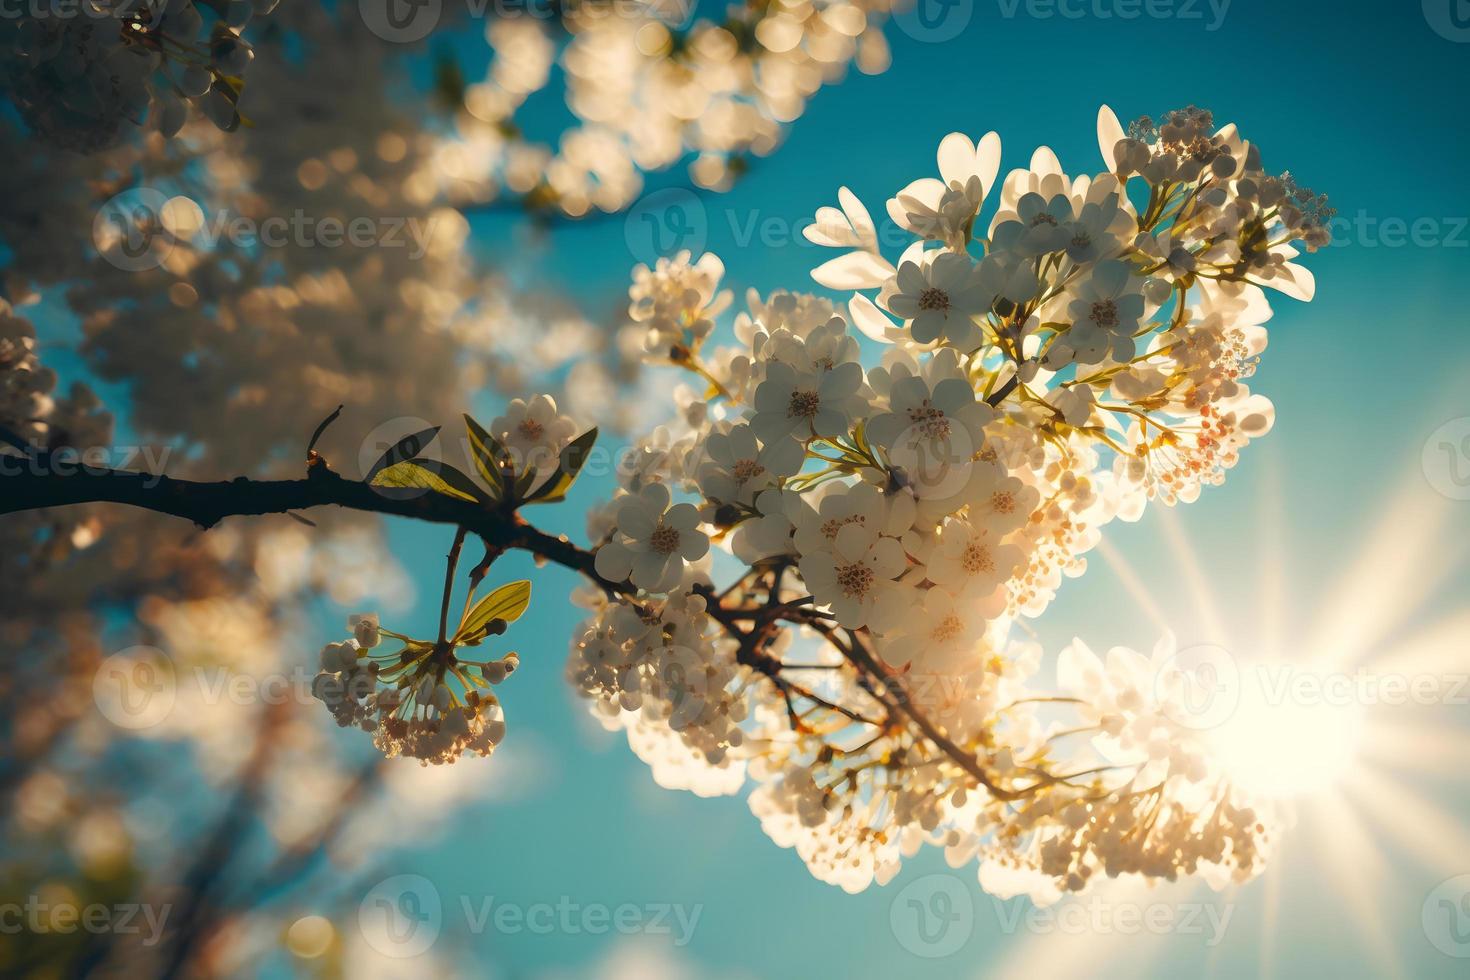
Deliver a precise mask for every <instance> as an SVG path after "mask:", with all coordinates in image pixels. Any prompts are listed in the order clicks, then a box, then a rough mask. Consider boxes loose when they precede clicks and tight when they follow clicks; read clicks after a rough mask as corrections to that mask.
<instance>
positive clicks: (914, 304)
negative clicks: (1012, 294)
mask: <svg viewBox="0 0 1470 980" xmlns="http://www.w3.org/2000/svg"><path fill="white" fill-rule="evenodd" d="M880 299H881V300H882V301H883V305H885V306H886V307H887V308H888V311H889V312H890V313H892V314H893V315H894V316H898V317H903V318H904V319H905V320H907V321H909V332H910V333H912V334H913V338H914V340H915V341H916V342H917V343H920V344H932V343H934V342H935V341H936V340H939V339H940V338H943V339H944V340H945V341H946V342H947V343H949V344H950V345H952V346H954V347H958V348H960V349H961V350H971V349H973V348H975V347H978V346H979V345H980V341H981V339H982V338H983V334H982V333H981V331H980V328H979V326H977V325H976V322H975V321H976V318H978V317H982V316H984V315H985V314H986V312H987V311H989V309H990V296H989V295H987V294H986V292H985V290H984V289H982V288H980V286H979V284H978V283H977V281H976V275H975V264H974V262H972V261H971V260H970V258H969V256H967V255H960V254H958V253H955V252H930V253H927V254H926V255H925V256H924V257H922V258H921V259H920V260H919V261H918V262H904V263H902V264H900V265H899V267H898V272H897V273H896V274H895V275H894V277H893V279H891V280H889V282H888V284H887V285H886V286H885V287H884V290H883V295H882V296H881V297H880Z"/></svg>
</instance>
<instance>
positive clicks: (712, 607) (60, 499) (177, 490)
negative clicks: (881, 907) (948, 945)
mask: <svg viewBox="0 0 1470 980" xmlns="http://www.w3.org/2000/svg"><path fill="white" fill-rule="evenodd" d="M48 456H49V454H43V455H41V456H38V457H33V458H32V459H31V460H20V459H19V458H17V457H13V456H0V515H3V514H13V513H19V512H23V511H30V510H40V509H44V508H48V507H57V506H68V505H74V504H88V503H118V504H126V505H129V506H133V507H141V508H143V509H145V510H150V511H154V512H155V513H159V514H167V515H171V516H174V517H181V518H184V519H186V520H190V521H193V522H194V523H195V524H197V525H199V526H200V527H202V528H206V529H207V528H211V527H214V526H215V525H216V524H218V523H219V522H220V521H222V520H224V519H225V518H226V517H234V516H258V515H265V514H284V513H287V512H288V511H293V510H305V509H309V508H312V507H325V506H336V507H343V508H346V509H348V510H357V511H363V512H366V513H374V514H386V515H391V516H396V517H411V518H415V519H418V520H423V521H429V522H432V523H437V524H451V525H454V526H456V527H457V528H459V529H460V534H459V535H457V537H456V545H458V544H460V543H462V539H463V534H464V532H469V533H473V534H476V535H478V536H479V537H480V538H482V539H483V540H484V542H485V547H486V551H487V554H486V561H485V562H482V563H481V566H480V567H477V569H476V572H477V573H479V574H483V571H482V570H481V569H482V568H483V567H484V566H485V565H487V564H488V562H489V561H493V560H494V557H495V556H498V555H499V554H501V553H502V552H504V551H506V550H510V549H517V550H521V551H527V552H530V553H531V554H534V555H537V556H538V557H540V558H542V559H545V560H547V561H551V562H555V563H556V564H558V565H561V566H563V567H564V568H568V569H571V570H573V571H576V572H580V573H581V574H582V575H584V576H586V577H587V578H588V579H590V580H591V581H593V582H595V583H597V584H598V585H599V586H601V587H602V588H604V589H607V590H608V591H610V592H614V593H620V594H623V595H629V596H632V595H636V593H637V590H636V589H635V588H634V587H633V586H632V585H630V584H629V583H627V582H611V581H608V580H607V579H605V578H603V577H602V576H601V575H599V574H597V569H596V568H595V567H594V553H593V552H592V551H588V550H585V549H582V548H579V547H577V546H576V545H574V544H572V543H571V542H570V541H568V540H567V539H566V538H565V537H556V536H553V535H550V534H547V533H546V532H544V531H541V530H539V529H537V528H535V527H532V526H531V525H530V524H527V523H526V522H525V521H524V520H523V519H522V518H521V517H520V516H519V515H517V514H516V513H514V512H511V511H506V510H502V509H493V508H487V507H485V506H482V505H480V504H478V503H473V502H470V501H467V500H458V499H455V498H452V497H447V496H444V495H442V494H438V493H434V492H432V491H424V492H422V493H416V494H415V495H414V496H404V495H403V491H402V490H399V489H391V488H382V487H373V486H370V485H368V484H367V483H363V482H361V481H356V480H348V479H345V478H343V477H341V476H339V475H338V474H337V473H335V472H333V471H332V470H331V469H330V468H328V466H327V465H326V462H325V461H324V460H322V459H321V458H320V457H316V458H314V459H312V460H311V462H310V465H309V467H308V470H307V474H308V475H307V477H306V478H305V479H300V480H252V479H249V478H247V477H239V478H236V479H234V480H224V481H217V482H201V481H195V480H178V479H174V478H172V477H167V476H155V475H152V474H148V473H135V472H129V471H125V470H112V469H106V468H100V467H84V466H81V465H75V466H71V467H68V468H67V469H66V470H65V471H63V470H62V469H60V468H58V467H57V466H56V465H55V461H54V460H50V459H48ZM37 463H40V464H41V465H35V464H37ZM27 464H29V465H27ZM454 552H455V557H457V553H458V547H456V548H455V549H454ZM451 574H452V566H451ZM699 591H701V593H702V594H704V595H705V596H706V598H707V599H708V600H709V605H708V612H709V614H710V616H711V617H712V618H713V619H715V621H717V622H718V623H719V624H720V625H721V627H722V628H723V629H724V630H725V631H726V632H727V633H729V634H730V636H731V637H732V638H733V639H735V640H736V642H737V644H738V647H737V651H736V659H737V660H738V661H739V662H740V663H741V664H744V665H745V666H747V667H750V668H751V669H753V670H755V671H757V672H758V673H760V674H762V675H764V676H766V677H767V678H769V679H770V680H771V682H772V683H774V684H775V685H776V686H777V687H778V688H781V689H782V690H783V691H785V690H786V682H785V681H784V680H783V678H782V677H781V676H780V674H781V670H782V669H783V667H784V665H783V664H782V663H781V662H780V661H779V660H778V659H776V658H774V657H772V656H770V655H769V654H768V653H766V652H765V650H764V645H765V641H766V640H767V639H768V637H769V635H770V631H771V630H772V629H773V628H774V627H775V625H776V621H777V620H778V619H783V618H794V617H795V616H796V615H797V614H799V613H802V612H804V610H802V609H800V608H799V604H797V603H792V604H778V605H776V606H773V607H769V608H766V609H762V610H759V611H758V612H759V614H758V615H755V616H752V615H751V611H750V610H739V609H727V608H724V607H723V606H722V605H721V603H720V597H717V596H715V595H714V594H713V590H704V589H701V590H699ZM805 601H806V600H801V602H805ZM767 613H770V615H767ZM744 619H754V620H755V621H754V622H753V623H752V624H751V627H750V628H749V629H745V628H742V627H741V626H740V625H739V622H740V621H741V620H744ZM801 622H804V623H805V624H806V625H809V626H811V627H812V628H814V629H816V630H817V631H818V632H819V633H822V634H823V635H825V636H826V637H827V639H828V641H829V642H832V643H833V644H834V645H835V646H836V647H837V648H838V649H839V650H840V651H841V652H842V653H843V654H844V656H845V657H846V659H847V660H848V662H849V663H851V664H852V666H853V667H855V668H857V669H858V670H860V671H862V672H863V673H866V674H868V675H869V676H871V677H872V678H873V679H874V680H875V681H877V682H878V683H880V684H887V683H889V682H890V681H891V678H889V677H888V675H887V672H886V671H885V670H884V669H883V668H882V666H881V665H880V664H879V663H878V662H877V660H876V658H875V657H874V656H873V654H872V653H871V651H869V650H868V649H867V648H866V647H865V645H864V644H863V643H862V642H861V641H860V640H858V638H857V637H856V636H854V637H853V640H854V642H853V644H852V646H851V647H848V646H847V645H845V644H842V643H841V642H839V641H838V639H837V638H836V636H835V635H834V630H833V628H832V627H831V625H830V624H827V623H825V622H822V621H821V620H820V619H811V618H810V616H803V617H802V618H801ZM880 700H882V701H884V702H885V707H887V708H888V709H889V711H890V712H895V711H896V712H898V713H900V714H902V715H904V716H906V717H907V718H908V719H909V721H910V722H911V723H912V724H914V725H915V727H917V728H918V729H919V731H920V732H921V733H922V735H923V737H925V738H926V739H927V740H928V741H930V742H932V743H933V744H934V745H935V746H936V748H938V749H939V750H940V751H941V752H943V753H944V754H945V755H948V756H949V757H950V758H951V759H953V760H954V762H955V763H956V764H957V765H959V766H960V767H961V768H962V769H964V770H965V772H967V773H968V774H969V775H970V776H972V777H973V778H975V779H976V780H977V781H978V782H979V783H980V784H981V785H983V786H984V787H985V788H986V789H987V790H989V791H990V793H991V794H992V795H994V796H995V797H997V798H998V799H1003V800H1004V799H1015V798H1018V797H1019V796H1020V795H1023V794H1022V793H1019V792H1015V791H1010V790H1006V789H1004V788H1002V787H1000V786H997V785H996V784H995V782H994V781H993V780H992V779H991V777H990V774H989V773H988V772H986V771H985V769H984V767H983V766H981V765H980V762H979V760H978V759H977V758H976V757H975V755H974V754H973V753H971V752H967V751H965V750H964V749H963V748H961V747H960V746H959V745H957V744H955V743H954V742H953V741H952V740H951V739H949V738H948V737H947V736H946V735H945V734H944V733H943V732H942V731H940V730H939V728H938V727H937V726H936V725H934V724H933V723H932V722H931V721H930V720H929V719H928V718H927V717H926V716H925V715H924V713H923V712H921V711H920V710H918V708H917V707H916V706H915V705H913V704H911V703H909V698H908V697H907V694H906V693H905V694H902V695H900V696H898V697H895V698H891V699H885V698H882V697H880Z"/></svg>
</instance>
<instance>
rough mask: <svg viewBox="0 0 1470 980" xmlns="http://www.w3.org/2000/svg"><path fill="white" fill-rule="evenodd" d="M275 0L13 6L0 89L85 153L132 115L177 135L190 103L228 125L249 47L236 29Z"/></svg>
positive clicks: (5, 27)
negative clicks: (259, 0) (13, 10)
mask: <svg viewBox="0 0 1470 980" xmlns="http://www.w3.org/2000/svg"><path fill="white" fill-rule="evenodd" d="M276 2H277V0H263V2H255V0H229V2H228V3H205V2H199V0H144V2H141V3H118V2H113V0H82V2H81V3H78V4H73V5H71V7H69V8H68V7H65V6H63V5H53V6H52V7H49V8H48V7H45V6H42V5H35V4H32V5H29V6H28V7H25V9H23V10H22V9H17V11H16V12H15V13H14V14H11V13H7V15H6V16H5V17H4V18H3V19H0V50H3V51H4V52H5V58H4V60H3V61H0V95H3V96H5V97H8V98H9V99H10V100H11V101H12V102H13V103H14V105H15V107H16V108H17V109H18V110H19V112H20V114H21V115H22V117H24V119H25V121H26V124H27V125H28V126H30V127H31V129H32V130H33V131H34V132H36V133H37V134H39V135H41V136H43V137H45V138H46V139H49V140H51V141H52V142H54V143H56V144H57V145H59V146H64V147H66V148H68V149H72V150H76V151H79V152H84V153H90V152H93V151H95V150H99V149H102V148H105V147H108V146H111V145H113V144H115V143H116V142H118V141H119V140H120V139H122V137H123V136H124V134H125V133H126V132H127V129H126V127H127V126H128V125H131V126H143V125H145V124H146V125H149V126H151V127H153V128H155V129H157V130H158V131H160V132H161V133H163V135H165V136H173V135H174V134H175V133H177V132H178V131H179V130H180V129H181V128H182V127H183V125H184V122H185V120H186V118H187V115H188V106H189V105H190V104H192V105H194V106H195V107H196V108H197V109H198V111H199V112H200V113H201V114H202V115H203V116H204V117H206V118H207V119H209V120H210V121H211V122H213V123H214V124H215V125H216V126H218V127H219V128H220V129H225V130H233V129H235V128H237V127H238V126H239V125H240V121H241V117H240V113H239V111H238V109H237V104H238V102H239V99H240V92H241V90H242V88H243V87H244V80H243V75H244V74H245V69H246V68H247V66H248V65H249V64H250V61H251V59H252V58H253V57H254V51H253V49H252V48H251V46H250V43H249V42H248V41H246V40H245V39H244V38H242V37H241V36H240V32H241V31H242V30H243V29H244V27H245V25H246V24H247V23H248V22H249V21H250V20H251V18H252V17H253V16H255V15H256V14H257V13H260V14H262V15H264V14H268V13H270V11H271V9H272V8H273V7H274V6H275V4H276ZM21 6H24V5H21ZM257 8H260V9H259V10H257Z"/></svg>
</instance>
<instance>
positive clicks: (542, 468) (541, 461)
mask: <svg viewBox="0 0 1470 980" xmlns="http://www.w3.org/2000/svg"><path fill="white" fill-rule="evenodd" d="M490 432H491V434H492V435H494V436H495V438H497V439H499V440H500V442H501V445H503V446H505V448H506V449H507V450H508V451H509V452H510V455H511V459H512V460H513V461H514V462H515V467H516V472H517V473H524V472H526V471H527V470H530V469H535V470H536V471H537V472H538V473H540V474H541V476H542V477H543V478H544V477H546V476H549V475H550V474H551V472H552V471H553V470H555V469H556V464H557V458H558V456H559V455H560V453H561V451H562V450H563V449H565V448H566V446H567V443H569V442H571V441H572V437H573V436H575V435H576V434H577V423H576V422H573V421H572V420H571V419H570V418H569V417H567V416H565V415H559V414H557V410H556V400H555V399H553V398H552V397H551V396H550V395H536V396H535V397H534V398H532V399H531V400H530V401H526V400H525V399H522V398H517V399H515V400H513V401H512V402H511V403H510V404H509V405H507V406H506V407H505V414H504V415H501V416H498V417H497V418H495V419H494V420H492V421H491V423H490Z"/></svg>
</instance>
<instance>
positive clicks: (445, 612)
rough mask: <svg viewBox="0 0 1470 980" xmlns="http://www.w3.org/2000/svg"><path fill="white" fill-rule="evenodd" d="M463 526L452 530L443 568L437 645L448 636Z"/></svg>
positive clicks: (441, 644)
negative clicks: (442, 592) (450, 607)
mask: <svg viewBox="0 0 1470 980" xmlns="http://www.w3.org/2000/svg"><path fill="white" fill-rule="evenodd" d="M467 533H469V532H467V531H466V530H465V529H464V528H462V527H461V528H458V529H457V530H455V532H454V544H452V545H450V546H449V561H448V562H447V563H446V566H445V569H444V601H443V602H442V603H440V605H439V645H440V646H441V647H442V646H443V645H444V641H445V640H446V639H448V637H449V599H450V597H451V596H453V595H454V570H455V569H456V568H458V567H459V552H460V549H461V548H463V547H464V536H465V535H466V534H467Z"/></svg>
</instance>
